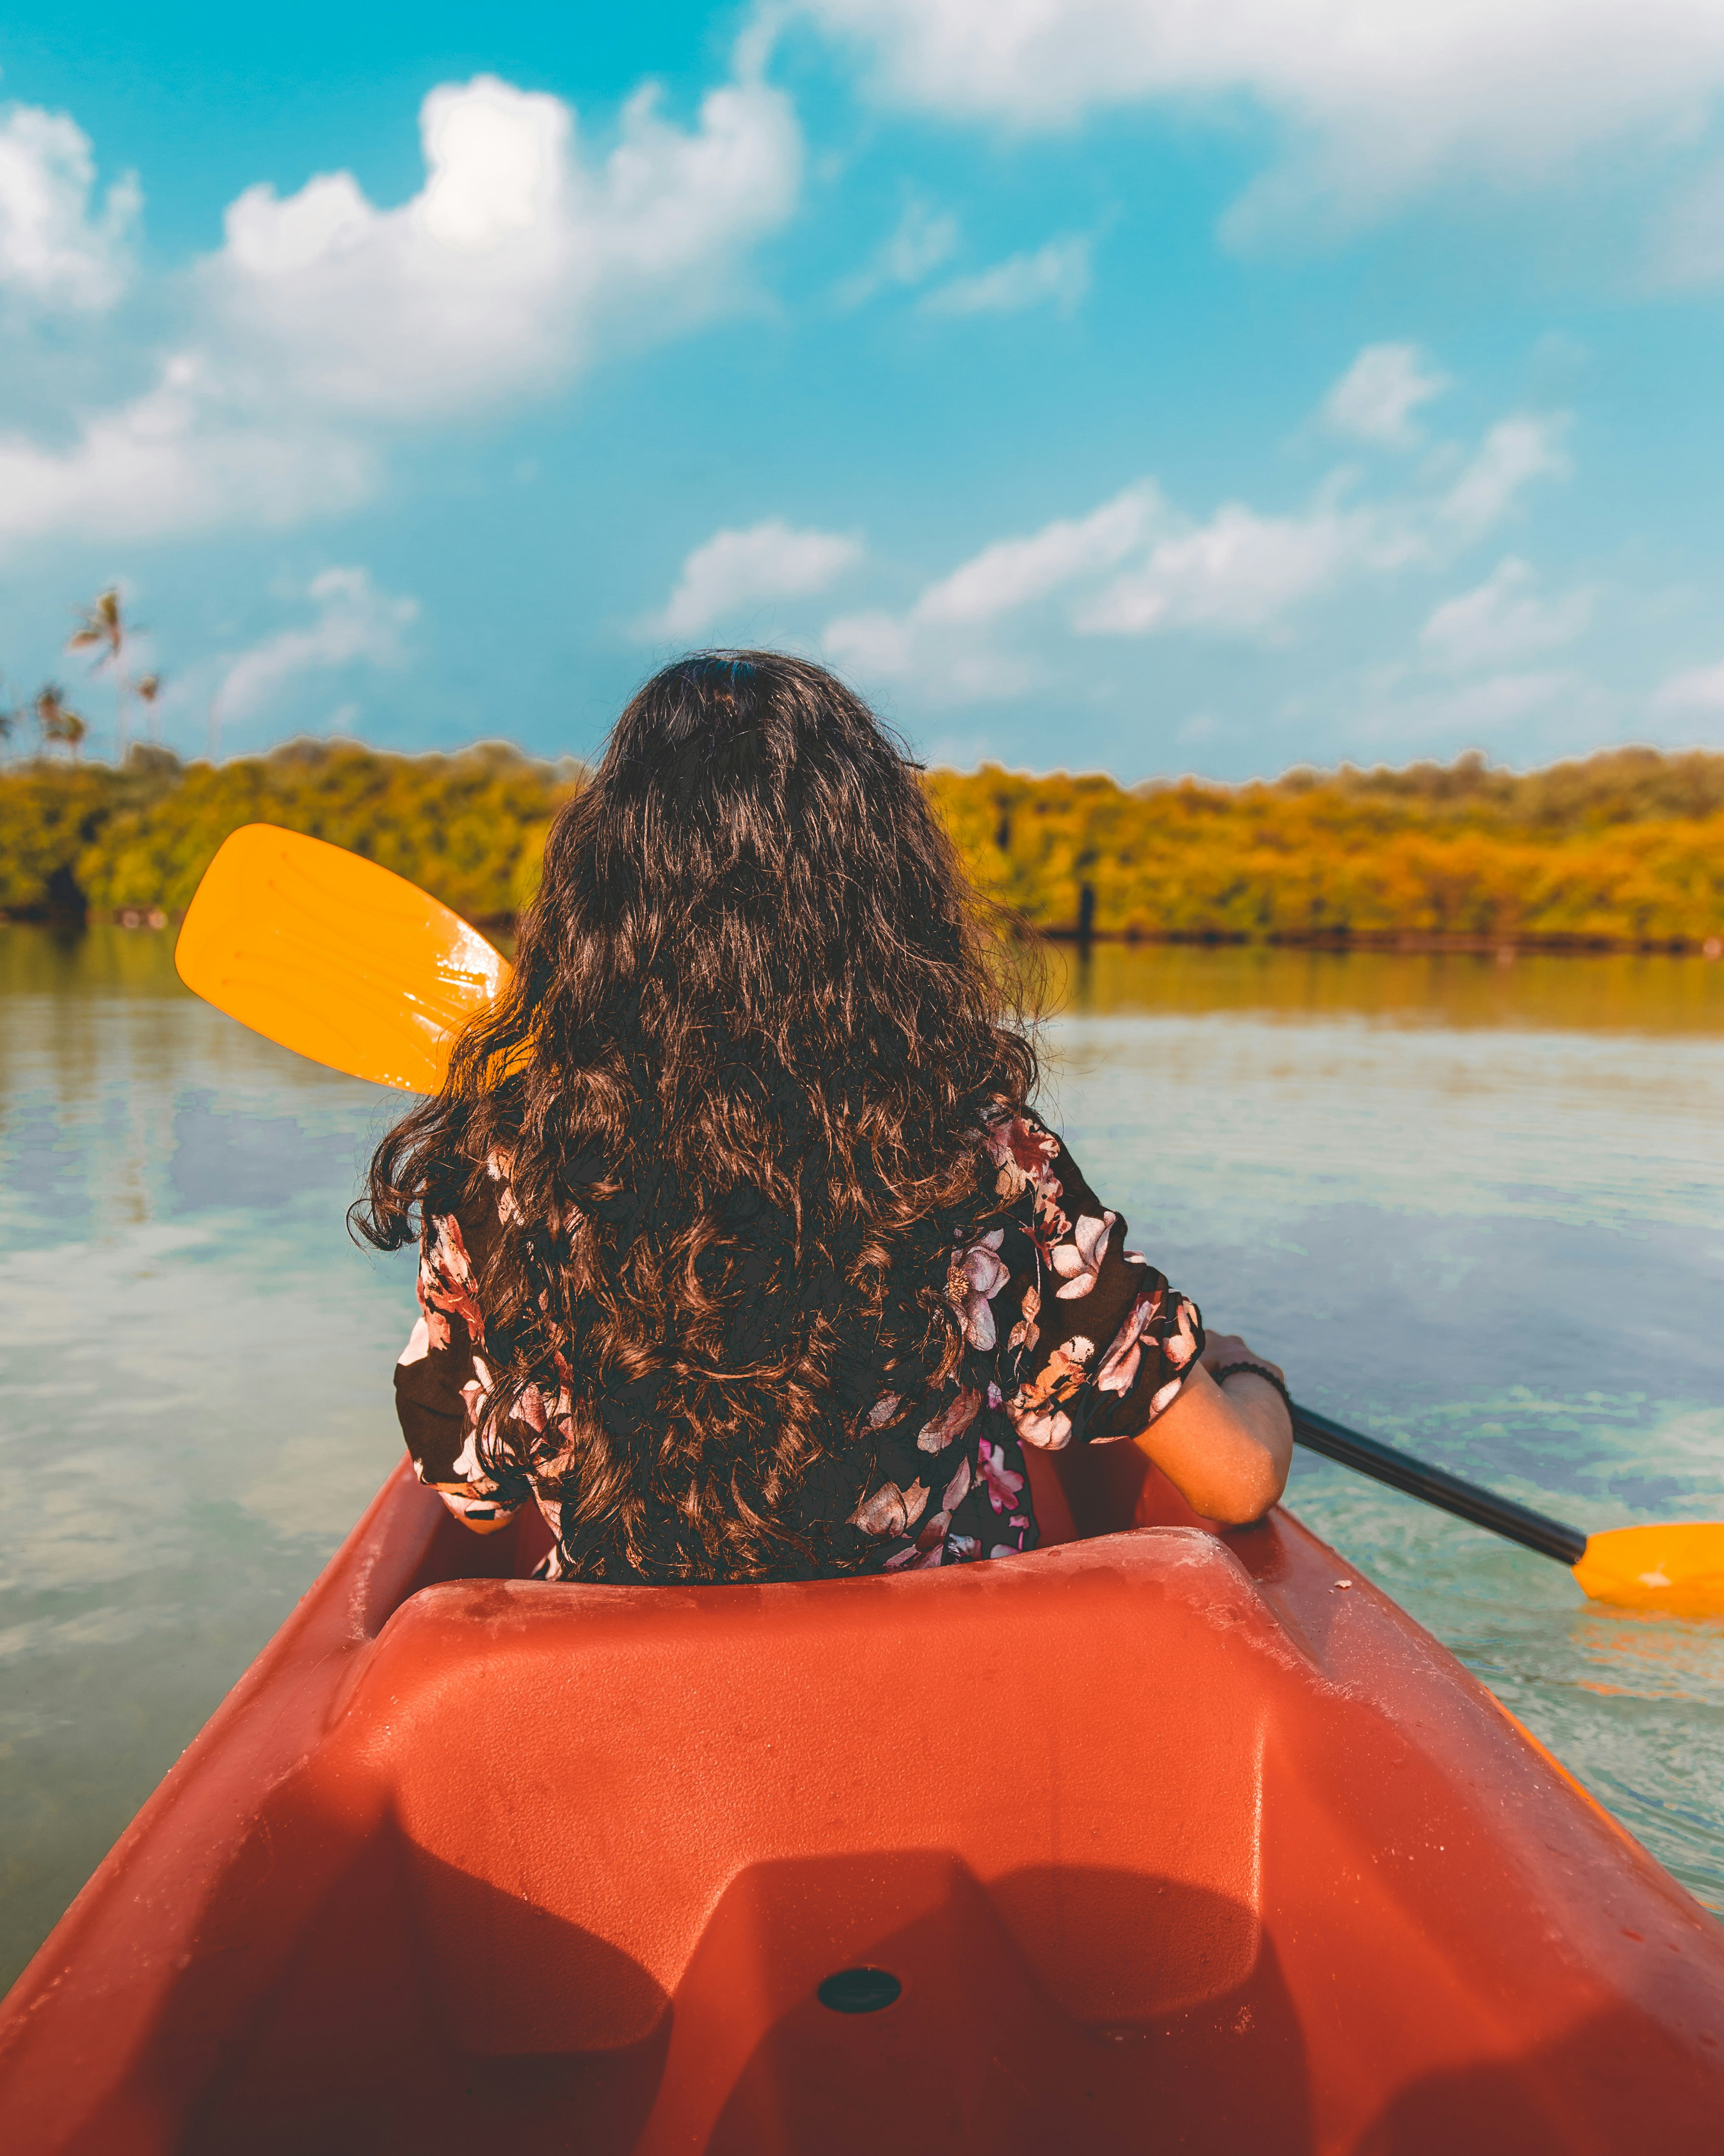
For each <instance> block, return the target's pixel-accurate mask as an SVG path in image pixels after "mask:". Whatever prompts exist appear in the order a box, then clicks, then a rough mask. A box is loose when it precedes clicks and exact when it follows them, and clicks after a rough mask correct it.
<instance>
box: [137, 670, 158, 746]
mask: <svg viewBox="0 0 1724 2156" xmlns="http://www.w3.org/2000/svg"><path fill="white" fill-rule="evenodd" d="M132 688H133V690H135V692H136V696H137V700H138V701H139V702H140V703H141V705H142V706H143V707H144V709H145V710H146V711H147V712H148V713H149V715H150V738H151V741H159V740H160V739H161V737H162V735H161V728H160V725H159V722H158V721H157V719H156V698H157V697H158V696H160V695H161V694H162V676H161V675H159V674H145V675H141V676H140V678H139V679H138V680H136V681H134V682H133V683H132Z"/></svg>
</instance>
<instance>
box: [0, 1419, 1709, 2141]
mask: <svg viewBox="0 0 1724 2156" xmlns="http://www.w3.org/2000/svg"><path fill="white" fill-rule="evenodd" d="M1057 1465H1058V1466H1059V1468H1060V1482H1059V1483H1057V1484H1056V1483H1055V1481H1054V1480H1053V1477H1052V1476H1051V1475H1050V1473H1049V1468H1048V1464H1047V1462H1046V1461H1045V1460H1044V1459H1042V1458H1040V1457H1038V1458H1037V1459H1036V1460H1035V1461H1034V1468H1035V1474H1036V1482H1037V1492H1036V1495H1037V1504H1038V1510H1039V1512H1040V1514H1041V1516H1042V1518H1043V1521H1044V1526H1045V1527H1046V1529H1047V1531H1048V1537H1049V1546H1048V1547H1044V1548H1043V1549H1041V1550H1039V1551H1038V1552H1035V1553H1033V1554H1031V1555H1029V1556H1026V1557H1022V1558H1003V1559H1000V1560H998V1561H997V1562H995V1563H988V1564H981V1565H974V1566H966V1567H963V1568H957V1569H953V1570H950V1571H946V1572H936V1573H920V1574H914V1575H910V1576H907V1577H900V1578H892V1579H890V1580H887V1579H871V1580H865V1581H855V1582H843V1583H834V1584H818V1585H813V1586H777V1587H767V1588H760V1589H757V1588H742V1587H731V1588H707V1589H699V1590H693V1591H684V1590H680V1589H669V1588H659V1589H619V1588H584V1587H569V1586H550V1585H545V1584H540V1583H536V1582H533V1581H531V1580H529V1579H527V1578H524V1577H521V1576H517V1575H521V1574H524V1573H526V1572H527V1571H528V1570H529V1569H530V1568H531V1564H532V1563H533V1562H534V1561H535V1560H536V1558H537V1556H538V1555H539V1553H540V1550H541V1548H542V1543H541V1541H540V1540H539V1539H538V1537H539V1536H540V1535H541V1533H542V1530H541V1529H537V1528H533V1529H531V1530H529V1529H525V1528H523V1529H521V1530H519V1531H517V1530H511V1531H508V1532H505V1534H504V1535H501V1536H499V1537H496V1538H495V1540H494V1541H492V1542H490V1543H477V1542H475V1541H474V1540H473V1539H472V1538H470V1537H468V1536H467V1535H466V1534H465V1533H464V1531H463V1530H462V1529H461V1528H459V1527H457V1526H456V1525H455V1524H454V1522H450V1521H449V1520H448V1519H447V1518H446V1517H444V1513H443V1511H442V1507H440V1505H439V1503H438V1501H437V1500H436V1499H435V1497H434V1496H430V1495H429V1494H428V1493H427V1492H426V1491H423V1490H421V1489H420V1488H418V1486H417V1485H416V1484H415V1483H414V1482H413V1481H412V1480H411V1478H410V1477H409V1476H408V1475H407V1473H406V1472H405V1471H401V1472H398V1473H397V1474H395V1475H393V1476H391V1477H390V1479H389V1481H387V1483H386V1484H385V1485H384V1487H383V1489H382V1492H381V1493H380V1495H379V1496H378V1497H377V1501H376V1502H375V1503H374V1504H373V1505H372V1507H371V1509H370V1510H369V1512H367V1514H366V1516H365V1517H364V1518H363V1519H362V1521H361V1522H360V1523H359V1525H358V1526H357V1527H356V1528H355V1530H354V1531H353V1532H352V1534H351V1536H350V1537H348V1539H347V1541H346V1543H345V1544H344V1546H343V1547H342V1548H341V1551H340V1553H338V1554H337V1556H336V1558H335V1559H334V1560H333V1562H332V1563H331V1565H330V1566H329V1568H328V1569H327V1570H326V1572H325V1573H324V1574H323V1576H322V1578H321V1579H320V1580H319V1581H318V1583H317V1584H316V1586H315V1587H314V1588H313V1589H312V1590H311V1591H310V1594H308V1595H307V1596H306V1597H305V1600H304V1601H303V1602H302V1603H301V1604H300V1608H299V1609H298V1610H297V1612H296V1613H295V1615H294V1616H293V1618H292V1619H291V1620H290V1621H289V1623H288V1624H287V1625H285V1626H284V1627H283V1629H282V1630H281V1631H280V1634H279V1635H277V1637H276V1638H275V1640H273V1641H272V1642H271V1644H270V1645H269V1647H268V1648H267V1649H266V1650H264V1653H263V1654H262V1655H260V1656H259V1659H258V1661H257V1662H256V1663H255V1664H254V1666H253V1667H252V1669H251V1670H250V1671H249V1672H248V1674H247V1675H246V1676H245V1677H244V1679H243V1680H242V1681H241V1682H240V1683H239V1685H237V1686H235V1688H234V1690H233V1692H232V1693H231V1694H230V1695H229V1697H228V1699H227V1700H226V1702H224V1703H223V1706H222V1707H221V1708H220V1709H219V1711H218V1712H217V1714H216V1715H215V1717H214V1718H213V1720H212V1721H211V1722H210V1724H209V1726H208V1728H207V1729H205V1731H204V1732H203V1735H202V1736H201V1737H200V1738H198V1741H197V1743H194V1744H193V1745H192V1747H191V1748H190V1749H189V1750H188V1751H187V1753H186V1754H185V1756H184V1758H182V1760H181V1761H180V1763H179V1764H178V1766H177V1767H176V1768H175V1769H174V1771H173V1772H172V1774H170V1775H169V1776H168V1778H167V1780H166V1781H165V1782H164V1783H163V1784H162V1788H161V1789H159V1790H158V1791H157V1792H156V1795H155V1796H154V1797H153V1798H152V1799H151V1801H150V1803H149V1804H146V1806H145V1808H144V1809H143V1811H142V1812H141V1814H140V1815H139V1816H138V1818H137V1820H136V1822H135V1823H134V1824H133V1825H132V1826H131V1829H130V1830H128V1832H127V1833H126V1835H125V1836H124V1838H123V1839H122V1840H121V1842H120V1843H119V1845H118V1846H117V1847H116V1848H115V1850H114V1851H113V1853H112V1854H111V1855H110V1856H109V1857H108V1859H107V1861H105V1863H104V1864H103V1866H101V1868H100V1871H97V1873H96V1874H95V1877H94V1878H93V1879H92V1880H91V1881H90V1884H89V1886H86V1887H85V1891H84V1892H83V1893H82V1894H81V1895H80V1897H79V1899H78V1900H77V1902H75V1903H74V1905H73V1907H72V1908H71V1909H70V1911H69V1912H68V1913H67V1915H66V1917H64V1920H63V1921H62V1922H61V1923H60V1924H59V1928H57V1929H56V1930H55V1932H54V1934H53V1936H52V1937H51V1938H49V1941H48V1943H46V1945H45V1946H44V1948H42V1951H41V1953H39V1954H38V1956H37V1958H36V1959H35V1961H34V1962H33V1963H32V1964H31V1966H30V1968H29V1969H28V1971H27V1972H26V1974H25V1975H24V1976H23V1979H21V1981H20V1982H19V1984H18V1986H17V1987H16V1989H14V1990H13V1993H12V1994H11V1996H10V1998H9V1999H8V2001H7V2002H6V2004H5V2006H4V2008H3V2010H0V2128H3V2145H4V2147H5V2148H6V2149H7V2150H8V2152H9V2156H47V2152H49V2151H53V2152H55V2156H73V2152H76V2153H77V2156H147V2153H148V2152H154V2151H158V2150H161V2151H166V2150H174V2151H185V2152H193V2151H196V2152H212V2156H236V2152H237V2153H239V2156H276V2153H277V2152H282V2156H286V2153H287V2152H293V2156H299V2152H316V2156H346V2152H351V2153H352V2156H396V2152H399V2156H443V2152H449V2153H450V2156H454V2152H462V2156H466V2152H478V2151H485V2152H491V2151H496V2150H506V2151H508V2152H509V2156H538V2152H541V2151H542V2152H549V2151H552V2150H555V2151H557V2152H565V2151H571V2150H574V2151H580V2152H582V2156H611V2152H616V2156H623V2152H629V2151H633V2152H639V2156H670V2152H673V2151H675V2152H690V2156H693V2152H698V2151H712V2152H726V2156H851V2152H854V2156H861V2152H864V2151H866V2152H869V2156H880V2152H883V2151H890V2152H893V2156H921V2152H930V2156H931V2152H934V2151H939V2152H941V2156H952V2152H954V2151H960V2152H975V2156H1018V2152H1023V2156H1030V2152H1038V2156H1039V2152H1049V2151H1055V2150H1058V2151H1060V2152H1065V2151H1068V2150H1070V2151H1076V2152H1096V2156H1103V2153H1104V2152H1106V2156H1111V2153H1112V2152H1115V2151H1118V2152H1121V2156H1124V2152H1127V2151H1130V2152H1133V2156H1138V2152H1143V2151H1147V2150H1161V2149H1164V2148H1165V2149H1175V2148H1178V2149H1188V2150H1200V2151H1215V2152H1229V2156H1230V2152H1234V2151H1238V2152H1241V2156H1244V2152H1247V2151H1249V2152H1250V2156H1303V2153H1304V2152H1312V2156H1315V2153H1316V2152H1325V2156H1326V2153H1327V2152H1331V2151H1332V2152H1337V2156H1340V2152H1348V2156H1414V2152H1428V2153H1429V2156H1456V2152H1460V2151H1465V2152H1469V2156H1473V2152H1496V2151H1500V2152H1503V2156H1510V2153H1511V2152H1512V2156H1536V2153H1537V2152H1544V2151H1559V2150H1560V2151H1563V2152H1586V2156H1593V2152H1597V2156H1617V2152H1623V2156H1627V2153H1628V2152H1636V2153H1637V2156H1638V2152H1640V2151H1643V2150H1647V2149H1654V2148H1657V2149H1670V2150H1680V2151H1682V2152H1684V2156H1700V2152H1702V2151H1709V2150H1711V2149H1716V2148H1720V2147H1721V2146H1724V1929H1721V1928H1720V1927H1719V1926H1718V1924H1717V1923H1716V1921H1715V1920H1714V1919H1713V1918H1712V1917H1710V1916H1709V1915H1708V1914H1707V1913H1706V1912H1705V1911H1704V1910H1703V1909H1701V1907H1699V1905H1698V1904H1697V1903H1696V1902H1694V1901H1692V1900H1691V1898H1690V1897H1689V1896H1688V1895H1687V1894H1686V1893H1685V1892H1683V1891H1682V1889H1681V1888H1680V1887H1679V1886H1677V1885H1676V1884H1675V1881H1673V1880H1671V1879H1670V1877H1669V1876H1668V1875H1667V1874H1666V1873H1665V1872H1664V1871H1661V1870H1660V1867H1659V1866H1658V1865H1657V1864H1656V1863H1655V1862H1654V1861H1653V1860H1652V1858H1651V1857H1650V1856H1649V1855H1648V1854H1647V1853H1646V1851H1644V1849H1642V1848H1641V1847H1640V1846H1639V1844H1638V1843H1637V1842H1635V1841H1634V1840H1633V1839H1632V1838H1631V1837H1630V1836H1629V1835H1628V1834H1626V1833H1625V1832H1624V1830H1622V1828H1620V1827H1619V1826H1618V1825H1616V1824H1615V1823H1614V1821H1613V1820H1610V1819H1609V1817H1608V1816H1607V1815H1606V1814H1605V1813H1604V1812H1603V1811H1602V1810H1601V1809H1599V1808H1598V1805H1597V1804H1594V1803H1593V1801H1592V1800H1591V1799H1590V1798H1588V1796H1587V1795H1586V1794H1585V1792H1584V1791H1583V1790H1582V1789H1580V1788H1579V1787H1578V1785H1577V1784H1575V1783H1574V1782H1573V1781H1572V1780H1571V1779H1569V1777H1568V1775H1566V1774H1564V1772H1563V1770H1562V1768H1561V1767H1559V1766H1558V1765H1557V1763H1556V1762H1555V1761H1553V1760H1552V1758H1549V1756H1548V1755H1547V1754H1546V1753H1544V1752H1542V1750H1541V1749H1540V1748H1539V1747H1538V1746H1537V1744H1535V1743H1533V1742H1532V1739H1531V1738H1529V1737H1527V1736H1526V1733H1525V1732H1523V1731H1522V1730H1521V1728H1520V1727H1519V1726H1518V1725H1517V1724H1516V1723H1515V1722H1513V1721H1512V1720H1511V1718H1510V1717H1508V1716H1507V1715H1506V1713H1505V1712H1503V1710H1502V1709H1501V1708H1500V1707H1498V1706H1497V1705H1496V1703H1495V1702H1494V1701H1493V1700H1492V1699H1491V1696H1490V1694H1489V1693H1488V1692H1487V1691H1485V1689H1484V1688H1483V1687H1482V1686H1480V1685H1478V1684H1477V1683H1475V1681H1473V1679H1472V1678H1471V1677H1470V1676H1467V1674H1466V1673H1465V1671H1463V1670H1462V1669H1461V1668H1460V1666H1459V1665H1458V1664H1457V1663H1455V1661H1454V1660H1453V1659H1452V1658H1451V1657H1450V1656H1449V1655H1448V1654H1446V1653H1445V1652H1444V1650H1443V1649H1442V1648H1441V1647H1439V1645H1437V1644H1436V1643H1435V1642H1434V1640H1431V1639H1430V1638H1429V1636H1428V1635H1426V1634H1425V1633H1424V1632H1423V1631H1421V1630H1419V1627H1418V1626H1417V1625H1414V1623H1413V1622H1412V1621H1411V1620H1410V1619H1409V1618H1408V1617H1407V1616H1406V1615H1405V1614H1403V1612H1402V1611H1401V1610H1399V1609H1397V1608H1396V1607H1395V1605H1394V1604H1393V1603H1391V1602H1389V1601H1388V1600H1387V1599H1385V1598H1384V1597H1383V1595H1381V1594H1378V1593H1377V1592H1376V1591H1375V1590H1374V1589H1372V1588H1371V1587H1370V1586H1368V1585H1367V1584H1366V1583H1365V1582H1364V1581H1363V1580H1362V1579H1359V1578H1357V1576H1356V1575H1353V1574H1352V1573H1350V1572H1349V1570H1348V1568H1347V1566H1346V1565H1345V1563H1344V1562H1343V1561H1342V1559H1340V1558H1337V1556H1336V1555H1335V1553H1334V1552H1333V1551H1331V1550H1329V1549H1326V1548H1325V1547H1324V1546H1323V1545H1322V1544H1321V1543H1319V1542H1317V1541H1316V1539H1315V1538H1314V1537H1312V1536H1311V1535H1310V1534H1308V1533H1307V1532H1306V1531H1305V1529H1304V1528H1302V1527H1301V1526H1300V1525H1299V1524H1298V1522H1296V1520H1294V1519H1293V1518H1291V1517H1290V1516H1289V1515H1288V1514H1286V1513H1285V1512H1277V1513H1275V1515H1273V1516H1272V1517H1271V1518H1270V1520H1269V1521H1268V1522H1265V1523H1264V1524H1262V1525H1260V1526H1258V1527H1251V1528H1247V1529H1243V1530H1239V1531H1237V1532H1229V1533H1228V1534H1225V1535H1216V1534H1213V1533H1212V1532H1208V1530H1207V1529H1206V1528H1205V1527H1203V1526H1202V1525H1201V1524H1199V1523H1198V1522H1195V1521H1194V1519H1193V1516H1192V1515H1191V1514H1190V1513H1188V1512H1186V1511H1185V1510H1184V1509H1183V1507H1182V1506H1181V1505H1180V1503H1179V1501H1178V1499H1177V1498H1176V1497H1175V1496H1173V1495H1172V1491H1171V1490H1170V1489H1169V1487H1168V1486H1167V1484H1166V1483H1165V1482H1164V1481H1162V1478H1161V1477H1160V1476H1158V1475H1157V1474H1156V1473H1155V1472H1154V1471H1152V1470H1151V1469H1149V1468H1148V1467H1147V1465H1146V1464H1145V1462H1144V1461H1143V1460H1142V1456H1141V1455H1138V1454H1137V1452H1136V1451H1135V1450H1134V1449H1133V1448H1132V1447H1131V1446H1130V1445H1116V1446H1112V1447H1109V1448H1107V1449H1106V1450H1098V1451H1095V1452H1094V1453H1084V1454H1075V1455H1067V1456H1064V1457H1062V1458H1061V1459H1060V1461H1059V1462H1058V1463H1057ZM1074 1513H1075V1523H1074V1520H1073V1514H1074ZM1080 1529H1081V1530H1082V1536H1081V1538H1080V1533H1079V1530H1080ZM476 1571H484V1572H485V1573H487V1575H488V1576H486V1577H484V1578H475V1577H474V1574H475V1572H476Z"/></svg>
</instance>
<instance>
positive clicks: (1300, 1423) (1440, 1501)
mask: <svg viewBox="0 0 1724 2156" xmlns="http://www.w3.org/2000/svg"><path fill="white" fill-rule="evenodd" d="M1293 1435H1295V1437H1296V1438H1297V1439H1298V1440H1299V1442H1300V1443H1301V1445H1309V1446H1310V1447H1311V1450H1312V1451H1313V1452H1321V1454H1322V1455H1324V1457H1325V1458H1326V1459H1328V1460H1339V1461H1340V1462H1341V1464H1342V1466H1343V1467H1352V1468H1356V1469H1357V1471H1358V1472H1359V1473H1360V1474H1361V1475H1369V1476H1373V1478H1374V1479H1375V1480H1376V1481H1378V1482H1387V1483H1388V1486H1389V1487H1390V1489H1392V1490H1404V1491H1406V1493H1407V1495H1408V1496H1409V1497H1422V1498H1423V1499H1424V1501H1425V1503H1426V1504H1427V1505H1439V1506H1440V1507H1442V1509H1443V1510H1444V1512H1454V1513H1455V1514H1456V1515H1457V1516H1458V1517H1460V1518H1461V1519H1463V1520H1470V1521H1471V1522H1472V1523H1473V1525H1474V1526H1475V1527H1488V1528H1489V1529H1490V1530H1491V1533H1492V1534H1496V1535H1506V1536H1507V1537H1508V1538H1509V1540H1510V1541H1511V1543H1522V1544H1524V1546H1525V1547H1526V1548H1527V1549H1532V1550H1537V1552H1538V1553H1539V1555H1540V1556H1541V1557H1553V1558H1556V1560H1557V1563H1559V1564H1578V1563H1579V1562H1580V1560H1581V1558H1583V1557H1584V1556H1585V1554H1586V1543H1587V1538H1586V1537H1585V1536H1584V1535H1583V1534H1582V1532H1580V1530H1579V1528H1578V1527H1564V1526H1563V1524H1562V1522H1561V1521H1560V1520H1552V1519H1547V1517H1545V1515H1544V1514H1543V1513H1542V1512H1534V1511H1533V1510H1532V1507H1531V1506H1530V1505H1517V1504H1516V1502H1515V1501H1514V1500H1513V1498H1512V1497H1499V1496H1496V1492H1495V1491H1491V1490H1481V1489H1480V1487H1479V1486H1478V1484H1477V1483H1476V1482H1463V1481H1461V1479H1460V1476H1458V1475H1450V1474H1448V1473H1446V1472H1445V1471H1444V1470H1443V1469H1442V1468H1440V1467H1429V1466H1426V1465H1425V1463H1424V1460H1415V1459H1414V1458H1413V1456H1412V1455H1411V1454H1410V1453H1405V1452H1398V1451H1397V1450H1395V1448H1394V1446H1393V1445H1383V1444H1380V1443H1379V1442H1378V1440H1377V1439H1376V1438H1374V1437H1362V1436H1361V1435H1360V1434H1359V1432H1358V1431H1357V1430H1348V1429H1347V1426H1346V1424H1343V1423H1338V1422H1331V1421H1330V1419H1329V1418H1328V1416H1327V1415H1324V1414H1316V1412H1315V1410H1314V1409H1311V1408H1301V1407H1299V1406H1295V1408H1294V1409H1293Z"/></svg>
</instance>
